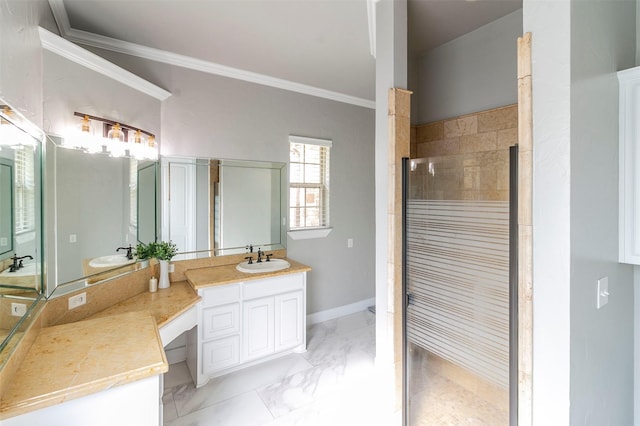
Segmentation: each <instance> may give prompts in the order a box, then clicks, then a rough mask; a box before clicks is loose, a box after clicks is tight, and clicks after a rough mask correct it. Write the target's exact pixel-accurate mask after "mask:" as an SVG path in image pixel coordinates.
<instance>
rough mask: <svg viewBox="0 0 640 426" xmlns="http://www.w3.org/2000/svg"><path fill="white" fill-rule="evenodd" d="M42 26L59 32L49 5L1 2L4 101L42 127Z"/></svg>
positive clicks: (33, 0) (0, 92)
mask: <svg viewBox="0 0 640 426" xmlns="http://www.w3.org/2000/svg"><path fill="white" fill-rule="evenodd" d="M38 25H41V26H43V27H45V28H47V29H49V30H50V31H54V32H56V33H57V28H56V25H55V22H54V20H53V15H52V13H51V9H50V8H49V3H48V2H46V1H43V0H3V1H2V2H0V98H2V99H4V100H5V101H6V102H8V103H9V104H10V105H11V106H12V107H13V108H16V109H18V110H19V111H20V112H22V113H23V114H24V116H25V117H26V118H28V119H29V120H31V121H32V122H33V123H35V124H36V125H38V126H40V125H42V49H41V48H40V37H39V35H38Z"/></svg>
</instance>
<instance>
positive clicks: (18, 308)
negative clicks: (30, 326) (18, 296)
mask: <svg viewBox="0 0 640 426" xmlns="http://www.w3.org/2000/svg"><path fill="white" fill-rule="evenodd" d="M26 313H27V305H26V304H24V303H12V304H11V315H12V316H14V317H22V316H24V314H26Z"/></svg>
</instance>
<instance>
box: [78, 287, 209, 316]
mask: <svg viewBox="0 0 640 426" xmlns="http://www.w3.org/2000/svg"><path fill="white" fill-rule="evenodd" d="M200 299H201V297H200V296H198V294H197V293H196V292H195V291H194V290H193V288H192V287H191V286H190V285H189V283H188V282H187V281H179V282H172V283H171V286H170V287H169V288H165V289H159V290H158V291H157V292H155V293H149V292H148V291H146V292H144V293H140V294H138V295H137V296H134V297H131V298H129V299H127V300H125V301H123V302H120V303H116V304H115V305H113V306H111V307H109V308H107V309H105V310H103V311H101V312H98V313H96V314H94V315H92V316H90V317H89V318H102V317H105V316H109V315H116V314H121V313H126V312H136V311H147V312H149V313H150V314H151V315H153V317H154V318H155V319H156V323H157V324H158V327H159V328H162V327H163V326H164V325H165V324H167V323H169V322H170V321H171V320H173V319H174V318H176V317H178V316H180V315H181V314H182V313H184V312H186V311H187V310H189V308H191V307H192V306H193V305H195V304H196V303H198V302H199V301H200Z"/></svg>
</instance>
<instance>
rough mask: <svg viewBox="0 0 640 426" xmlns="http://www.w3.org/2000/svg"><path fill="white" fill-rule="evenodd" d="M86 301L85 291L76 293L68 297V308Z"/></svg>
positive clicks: (75, 306) (73, 307)
mask: <svg viewBox="0 0 640 426" xmlns="http://www.w3.org/2000/svg"><path fill="white" fill-rule="evenodd" d="M85 303H87V293H80V294H76V295H75V296H71V297H70V298H69V309H75V308H77V307H78V306H82V305H84V304H85Z"/></svg>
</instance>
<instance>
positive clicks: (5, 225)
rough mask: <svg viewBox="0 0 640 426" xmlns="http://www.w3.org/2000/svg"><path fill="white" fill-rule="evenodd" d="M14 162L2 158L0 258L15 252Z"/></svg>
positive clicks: (0, 162) (0, 173)
mask: <svg viewBox="0 0 640 426" xmlns="http://www.w3.org/2000/svg"><path fill="white" fill-rule="evenodd" d="M13 170H14V166H13V160H10V159H8V158H0V256H2V257H1V259H5V258H7V257H9V256H11V253H12V252H13V227H14V223H13Z"/></svg>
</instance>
